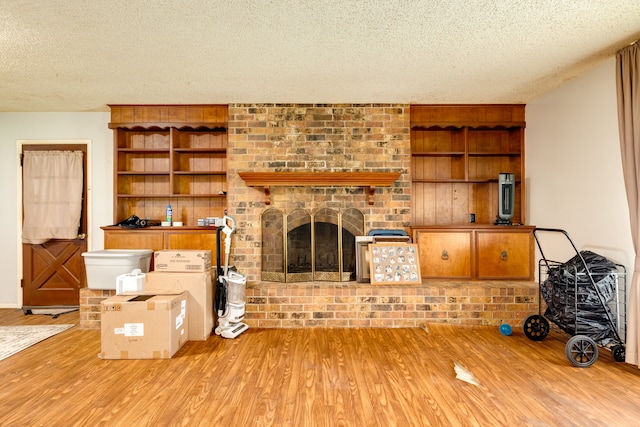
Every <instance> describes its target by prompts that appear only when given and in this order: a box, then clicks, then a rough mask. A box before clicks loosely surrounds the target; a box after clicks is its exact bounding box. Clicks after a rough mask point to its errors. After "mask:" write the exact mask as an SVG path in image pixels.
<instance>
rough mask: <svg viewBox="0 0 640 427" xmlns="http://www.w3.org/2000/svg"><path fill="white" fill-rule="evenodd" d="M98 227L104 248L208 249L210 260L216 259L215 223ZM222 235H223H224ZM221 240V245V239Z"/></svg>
mask: <svg viewBox="0 0 640 427" xmlns="http://www.w3.org/2000/svg"><path fill="white" fill-rule="evenodd" d="M101 228H102V230H103V231H104V248H105V249H152V250H154V251H158V250H162V249H208V250H210V251H211V261H212V262H213V263H215V260H216V253H217V252H216V228H215V227H148V228H140V229H128V228H121V227H114V226H109V227H101ZM222 237H223V239H224V235H223V236H222ZM221 243H222V244H223V245H224V241H222V242H221ZM223 248H224V246H223ZM222 250H224V249H222ZM223 262H224V260H223Z"/></svg>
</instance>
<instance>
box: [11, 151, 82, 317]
mask: <svg viewBox="0 0 640 427" xmlns="http://www.w3.org/2000/svg"><path fill="white" fill-rule="evenodd" d="M29 150H32V151H81V152H82V181H83V184H82V210H81V215H80V223H79V226H78V233H77V237H76V238H69V239H50V240H48V241H46V242H43V243H40V244H28V243H23V244H22V266H23V267H22V270H23V271H22V309H23V311H24V312H25V313H26V314H29V313H31V310H32V309H36V308H76V307H79V304H80V288H82V287H85V286H86V283H85V282H86V275H85V267H84V260H83V257H82V253H83V252H86V251H87V239H86V237H87V215H86V213H87V197H86V196H87V173H86V171H87V145H86V144H38V145H36V144H33V145H23V146H22V154H23V156H22V157H24V153H25V152H27V151H29ZM22 173H23V185H24V169H23V171H22ZM23 199H24V192H23ZM23 213H24V203H23Z"/></svg>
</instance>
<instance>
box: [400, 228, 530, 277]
mask: <svg viewBox="0 0 640 427" xmlns="http://www.w3.org/2000/svg"><path fill="white" fill-rule="evenodd" d="M534 229H535V227H532V226H511V227H506V226H491V225H485V226H482V225H474V226H471V225H469V226H420V227H413V228H412V233H413V241H414V242H415V243H417V244H418V251H419V254H420V272H421V274H422V278H423V279H434V278H440V279H442V278H447V279H467V280H506V279H508V280H533V277H534V263H533V256H534V239H533V230H534Z"/></svg>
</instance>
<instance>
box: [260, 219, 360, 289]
mask: <svg viewBox="0 0 640 427" xmlns="http://www.w3.org/2000/svg"><path fill="white" fill-rule="evenodd" d="M261 220H262V280H265V281H273V282H309V281H331V282H348V281H352V280H355V272H356V245H355V238H356V236H362V235H364V214H363V213H362V212H361V211H360V210H358V209H355V208H349V209H345V210H343V211H337V210H334V209H331V208H321V209H318V210H316V211H314V212H312V213H310V212H308V211H306V210H304V209H295V210H293V211H291V212H289V213H284V212H283V211H281V210H279V209H277V208H269V209H267V210H265V211H264V212H263V213H262V216H261Z"/></svg>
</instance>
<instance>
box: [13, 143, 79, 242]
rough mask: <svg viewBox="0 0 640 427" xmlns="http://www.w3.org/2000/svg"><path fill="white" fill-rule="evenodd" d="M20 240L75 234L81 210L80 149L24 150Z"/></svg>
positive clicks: (45, 238) (35, 240)
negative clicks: (22, 210)
mask: <svg viewBox="0 0 640 427" xmlns="http://www.w3.org/2000/svg"><path fill="white" fill-rule="evenodd" d="M22 174H23V181H22V182H23V192H22V194H23V199H24V200H23V205H24V219H23V225H22V242H23V243H29V244H42V243H45V242H46V241H48V240H51V239H75V238H76V237H78V228H79V226H80V215H81V213H82V185H83V173H82V152H81V151H25V153H24V162H23V171H22Z"/></svg>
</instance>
